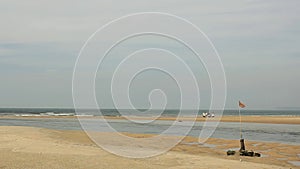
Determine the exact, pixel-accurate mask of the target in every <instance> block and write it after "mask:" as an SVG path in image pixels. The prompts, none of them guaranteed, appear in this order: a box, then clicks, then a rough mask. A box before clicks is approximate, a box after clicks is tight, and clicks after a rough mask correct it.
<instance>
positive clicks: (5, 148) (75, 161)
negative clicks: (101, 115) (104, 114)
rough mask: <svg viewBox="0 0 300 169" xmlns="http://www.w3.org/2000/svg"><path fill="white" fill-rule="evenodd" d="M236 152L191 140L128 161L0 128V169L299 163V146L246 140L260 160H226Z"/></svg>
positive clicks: (61, 135)
mask: <svg viewBox="0 0 300 169" xmlns="http://www.w3.org/2000/svg"><path fill="white" fill-rule="evenodd" d="M99 134H101V135H104V136H108V137H109V136H110V134H109V133H99ZM126 135H128V136H130V137H135V138H141V137H152V135H145V134H129V133H127V134H126ZM238 147H239V140H224V139H209V140H207V142H205V144H199V143H198V139H197V138H193V137H186V138H185V139H184V140H183V141H182V142H181V143H180V144H179V145H177V146H175V147H174V148H172V149H171V151H168V152H166V153H164V154H162V155H159V156H155V157H150V158H145V159H130V158H124V157H120V156H116V155H113V154H111V153H108V152H106V151H104V150H103V149H101V148H99V147H98V146H97V145H95V143H93V142H92V141H91V140H90V139H89V138H88V137H87V135H86V134H85V133H84V132H82V131H63V130H49V129H43V128H31V127H16V126H10V127H7V126H1V127H0V168H1V169H2V168H85V169H86V168H174V169H176V168H178V169H179V168H182V169H183V168H200V169H201V168H265V169H278V168H300V167H299V166H298V167H297V166H294V165H292V164H291V163H290V162H289V161H299V155H298V154H297V153H299V152H300V145H299V146H298V145H286V144H280V143H267V142H254V141H247V140H246V148H247V149H249V150H255V151H257V152H259V153H261V154H262V155H263V157H260V158H258V157H240V156H237V155H236V156H227V155H226V151H227V150H228V149H237V148H238Z"/></svg>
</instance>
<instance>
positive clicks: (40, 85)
mask: <svg viewBox="0 0 300 169" xmlns="http://www.w3.org/2000/svg"><path fill="white" fill-rule="evenodd" d="M299 6H300V1H298V0H286V1H282V0H227V1H204V0H199V1H196V0H192V1H183V0H177V1H171V0H166V1H163V2H162V1H155V0H152V1H137V0H128V1H126V2H125V1H115V0H106V1H103V0H97V1H96V0H87V1H78V0H72V1H71V0H69V1H67V0H65V1H61V0H60V1H58V0H52V1H45V0H40V1H37V0H28V1H19V0H1V1H0V22H1V27H0V30H1V31H0V82H1V83H0V107H66V108H67V107H68V108H70V107H73V99H72V75H73V70H74V66H75V62H76V59H77V57H78V53H79V51H80V49H81V47H82V46H83V45H84V43H85V42H86V40H87V39H88V38H89V37H90V36H91V34H93V33H94V32H95V31H96V30H97V29H99V28H100V27H101V26H103V25H105V24H106V23H108V22H110V21H112V20H114V19H117V18H119V17H122V16H124V15H128V14H132V13H137V12H164V13H170V14H173V15H177V16H180V17H182V18H185V19H187V20H188V21H190V22H191V23H193V24H194V25H196V26H197V27H199V28H200V29H201V30H202V31H203V32H204V33H205V34H206V35H207V36H208V37H209V38H210V40H211V41H212V42H213V44H214V46H215V47H216V49H217V51H218V53H219V56H220V58H221V60H222V63H223V66H224V70H225V74H226V82H227V96H226V106H225V107H226V108H228V109H230V108H236V107H237V102H238V100H242V101H243V102H244V103H245V104H246V105H247V108H249V109H277V108H299V107H300V104H299V103H300V87H299V86H300V73H299V72H300V48H299V44H300V32H299V31H300V18H299V15H300V10H299ZM125 24H126V23H125ZM127 26H128V25H127ZM133 27H134V26H133ZM172 29H174V30H175V29H176V30H181V29H182V28H181V27H173V28H172ZM109 36H113V35H110V34H108V37H109ZM106 39H107V40H110V39H109V38H106ZM99 42H100V43H99V47H101V43H103V44H104V43H106V42H105V41H99ZM149 44H150V45H149ZM122 45H123V46H122ZM122 45H121V46H120V47H119V49H118V50H116V51H114V52H112V53H111V54H110V56H109V58H108V59H107V62H108V63H107V65H108V67H107V69H103V70H104V71H103V72H100V73H102V74H103V75H104V76H106V77H111V73H112V71H113V70H112V69H111V68H109V65H115V64H116V63H117V62H119V61H120V58H122V57H124V55H123V54H124V53H125V52H124V51H126V50H128V49H130V50H133V49H136V50H138V49H142V48H143V47H149V46H151V47H153V46H154V47H155V46H156V47H157V46H159V47H164V48H167V49H168V50H171V51H177V52H179V53H180V52H181V54H182V58H183V59H187V63H189V64H190V65H189V66H190V67H191V68H192V70H195V71H194V73H195V74H196V76H197V75H199V76H200V77H198V78H197V82H198V83H199V84H203V85H202V86H201V89H200V91H201V94H200V95H201V108H207V107H209V104H210V94H209V92H210V88H209V79H208V76H207V74H205V69H203V67H201V66H199V69H197V66H198V65H195V64H193V62H192V61H191V60H189V59H188V58H186V55H188V53H187V52H184V49H182V50H181V48H180V47H178V44H175V43H174V42H170V41H168V40H166V39H163V38H154V37H142V38H136V39H133V40H132V41H129V42H127V43H124V44H122ZM128 51H129V50H128ZM148 55H149V54H144V56H148ZM152 55H153V54H152ZM157 55H160V54H159V53H156V56H157ZM161 55H163V54H161ZM149 57H152V56H149ZM116 58H119V59H116ZM161 58H163V56H161ZM144 62H146V61H144ZM162 62H164V61H163V60H162ZM140 63H141V64H143V60H141V62H140ZM135 64H136V63H135ZM107 65H106V66H107ZM178 69H179V70H180V69H181V68H180V67H178ZM196 69H197V70H196ZM98 71H99V70H98ZM123 73H125V74H126V71H124V72H123ZM104 81H105V80H103V79H101V78H98V79H96V88H97V90H96V93H97V94H99V95H100V96H99V97H101V98H100V102H101V104H100V105H101V106H103V107H105V108H111V107H113V102H112V100H111V97H109V96H108V95H109V93H108V91H109V90H108V88H106V87H107V84H106V82H104ZM105 85H106V87H103V86H105ZM131 87H132V89H131V90H130V95H131V97H132V98H131V99H132V100H131V101H132V102H133V104H134V105H135V107H137V108H148V107H149V100H148V94H149V92H151V90H152V89H156V88H160V89H164V90H166V93H165V94H166V95H169V97H168V105H167V107H168V108H177V107H178V104H179V102H180V101H179V100H178V98H179V97H180V94H178V88H177V86H176V85H174V81H173V80H172V78H170V77H168V76H166V75H165V74H162V73H161V72H160V73H159V72H156V71H152V72H151V71H148V72H145V73H144V76H142V74H140V76H137V77H136V78H135V79H134V81H133V83H132V86H131ZM189 92H190V94H193V91H189ZM101 94H102V95H101ZM124 108H125V107H124Z"/></svg>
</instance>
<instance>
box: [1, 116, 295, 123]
mask: <svg viewBox="0 0 300 169" xmlns="http://www.w3.org/2000/svg"><path fill="white" fill-rule="evenodd" d="M0 118H2V119H3V118H6V119H7V118H27V119H28V118H77V117H76V116H26V117H21V116H0ZM78 118H106V119H126V118H125V117H115V116H104V117H99V116H95V117H89V116H87V117H84V116H83V117H78ZM130 118H131V119H141V120H149V119H151V120H171V121H175V120H180V121H194V119H193V118H191V117H181V118H178V119H177V118H176V117H159V118H157V119H155V118H151V117H130ZM217 120H220V121H221V122H239V121H240V117H239V116H223V117H220V118H219V117H214V118H203V117H197V118H196V121H203V122H204V121H217ZM242 122H243V123H244V122H247V123H271V124H300V116H242Z"/></svg>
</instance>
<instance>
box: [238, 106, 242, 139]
mask: <svg viewBox="0 0 300 169" xmlns="http://www.w3.org/2000/svg"><path fill="white" fill-rule="evenodd" d="M238 109H239V116H240V136H241V139H242V138H243V134H242V116H241V108H240V105H238Z"/></svg>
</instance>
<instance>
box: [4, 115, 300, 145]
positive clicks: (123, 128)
mask: <svg viewBox="0 0 300 169" xmlns="http://www.w3.org/2000/svg"><path fill="white" fill-rule="evenodd" d="M84 123H88V124H90V128H89V130H91V131H102V132H105V131H106V132H107V131H108V130H107V125H109V126H110V127H112V128H113V129H114V130H115V131H117V132H130V133H143V134H160V133H162V132H163V131H165V130H166V129H168V128H169V127H170V126H171V125H172V124H173V121H163V120H157V121H154V122H151V123H133V122H131V121H128V120H124V119H109V120H106V121H104V120H101V119H92V118H86V119H84ZM191 125H192V124H191V122H189V121H183V122H181V123H178V127H177V129H178V132H174V133H172V135H181V134H178V133H181V131H184V130H185V129H186V128H187V127H190V126H191ZM203 125H204V123H203V122H195V124H194V125H192V129H191V130H190V132H189V133H188V134H187V135H189V136H193V137H199V134H200V132H201V131H202V130H203V129H204V126H203ZM208 125H209V124H208ZM0 126H30V127H41V128H48V129H56V130H83V129H82V126H81V125H80V123H79V121H78V119H77V118H5V117H2V118H0ZM239 127H240V124H239V123H235V122H232V123H231V122H226V123H223V122H220V123H219V125H218V126H217V128H216V130H215V131H214V132H213V134H212V135H211V137H212V138H223V139H233V140H238V139H239V137H240V133H239V129H240V128H239ZM242 129H243V136H244V138H245V139H246V140H253V141H267V142H279V143H285V144H293V145H300V125H288V124H262V123H242ZM206 130H210V127H209V126H208V127H207V126H206Z"/></svg>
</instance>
